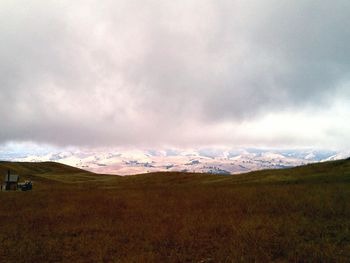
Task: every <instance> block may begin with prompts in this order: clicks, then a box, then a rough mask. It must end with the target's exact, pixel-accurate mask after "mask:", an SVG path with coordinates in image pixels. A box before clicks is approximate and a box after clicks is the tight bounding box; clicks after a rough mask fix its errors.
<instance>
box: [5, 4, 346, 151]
mask: <svg viewBox="0 0 350 263" xmlns="http://www.w3.org/2000/svg"><path fill="white" fill-rule="evenodd" d="M349 17H350V1H348V0H332V1H328V0H319V1H316V0H310V1H306V0H295V1H281V0H235V1H234V0H215V1H213V0H178V1H161V0H113V1H112V0H110V1H109V0H105V1H100V0H84V1H82V0H76V1H64V0H60V1H58V0H57V1H54V0H52V1H44V0H22V1H20V0H1V1H0V145H6V144H8V143H19V144H20V143H23V142H30V143H32V144H36V145H56V146H59V147H66V146H77V147H105V146H113V147H134V148H137V147H153V148H157V147H170V146H173V147H198V146H230V147H236V146H237V147H238V146H249V147H251V146H254V147H319V148H332V149H347V148H348V147H350V121H349V120H350V103H349V102H350V44H349V43H350V27H349Z"/></svg>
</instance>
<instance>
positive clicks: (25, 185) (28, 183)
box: [18, 181, 33, 191]
mask: <svg viewBox="0 0 350 263" xmlns="http://www.w3.org/2000/svg"><path fill="white" fill-rule="evenodd" d="M18 188H19V189H21V190H22V191H30V190H32V189H33V184H32V182H31V181H25V182H24V183H20V184H18Z"/></svg>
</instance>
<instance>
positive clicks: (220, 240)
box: [0, 160, 350, 262]
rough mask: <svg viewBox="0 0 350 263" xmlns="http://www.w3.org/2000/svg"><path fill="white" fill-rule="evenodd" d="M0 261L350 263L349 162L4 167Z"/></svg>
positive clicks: (0, 165)
mask: <svg viewBox="0 0 350 263" xmlns="http://www.w3.org/2000/svg"><path fill="white" fill-rule="evenodd" d="M8 168H11V169H13V170H15V171H16V172H17V173H19V174H20V175H22V176H23V177H25V178H31V179H32V180H34V191H32V192H25V193H22V192H16V193H9V192H7V193H0V204H1V209H0V222H2V224H1V225H0V242H1V243H0V262H47V261H63V262H200V261H201V260H207V262H210V260H212V262H254V261H258V262H271V261H275V262H290V261H294V262H301V261H304V262H320V261H322V262H348V260H349V258H350V230H349V229H350V202H349V200H350V185H349V181H350V161H348V160H342V161H335V162H327V163H320V164H312V165H307V166H302V167H297V168H292V169H285V170H266V171H260V172H251V173H247V174H240V175H233V176H222V175H209V174H184V173H153V174H144V175H135V176H129V177H118V176H110V175H96V174H92V173H88V172H85V171H82V170H79V169H76V168H71V167H67V166H64V165H61V164H56V163H37V164H33V163H5V162H0V170H6V169H8Z"/></svg>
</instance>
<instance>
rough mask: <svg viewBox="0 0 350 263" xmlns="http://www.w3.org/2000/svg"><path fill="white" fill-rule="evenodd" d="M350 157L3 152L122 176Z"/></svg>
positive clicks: (252, 152)
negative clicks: (30, 153) (32, 153)
mask: <svg viewBox="0 0 350 263" xmlns="http://www.w3.org/2000/svg"><path fill="white" fill-rule="evenodd" d="M349 156H350V152H335V151H319V150H317V151H316V150H262V149H238V150H237V149H195V150H194V149H190V150H178V149H166V150H126V151H118V150H111V151H107V152H106V151H80V150H74V151H57V152H51V153H45V154H38V153H37V154H35V155H29V154H26V155H25V156H23V154H16V153H8V152H1V151H0V159H2V160H13V161H27V162H36V161H55V162H60V163H63V164H67V165H71V166H75V167H79V168H83V169H86V170H89V171H93V172H96V173H110V174H118V175H130V174H137V173H147V172H155V171H186V172H207V173H220V174H234V173H241V172H248V171H253V170H261V169H275V168H286V167H293V166H298V165H303V164H307V163H312V162H320V161H327V160H336V159H343V158H347V157H349Z"/></svg>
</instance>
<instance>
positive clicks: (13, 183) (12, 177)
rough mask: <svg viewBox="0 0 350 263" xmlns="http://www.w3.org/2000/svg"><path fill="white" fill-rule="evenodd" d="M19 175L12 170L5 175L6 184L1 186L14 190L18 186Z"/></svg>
mask: <svg viewBox="0 0 350 263" xmlns="http://www.w3.org/2000/svg"><path fill="white" fill-rule="evenodd" d="M18 181H19V175H16V174H11V172H10V170H8V171H7V174H6V175H5V184H4V185H2V186H1V189H4V190H14V191H16V190H17V188H18Z"/></svg>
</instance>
